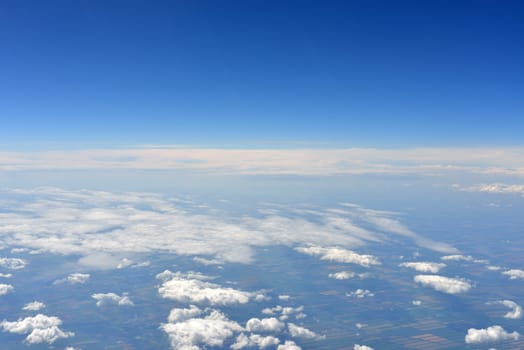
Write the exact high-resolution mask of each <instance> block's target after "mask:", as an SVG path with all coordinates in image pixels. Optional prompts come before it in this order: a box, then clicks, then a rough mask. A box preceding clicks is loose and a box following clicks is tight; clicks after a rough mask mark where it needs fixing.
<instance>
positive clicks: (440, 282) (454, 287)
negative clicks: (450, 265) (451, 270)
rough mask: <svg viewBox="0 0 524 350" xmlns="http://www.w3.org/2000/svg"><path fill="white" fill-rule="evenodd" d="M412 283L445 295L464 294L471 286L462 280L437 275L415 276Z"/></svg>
mask: <svg viewBox="0 0 524 350" xmlns="http://www.w3.org/2000/svg"><path fill="white" fill-rule="evenodd" d="M414 281H415V282H417V283H420V284H422V285H423V286H425V287H431V288H433V289H435V290H437V291H439V292H443V293H447V294H458V293H464V292H467V291H468V290H470V288H471V284H470V283H469V282H467V281H465V280H463V279H458V278H449V277H444V276H437V275H417V276H415V277H414Z"/></svg>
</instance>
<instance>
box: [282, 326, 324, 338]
mask: <svg viewBox="0 0 524 350" xmlns="http://www.w3.org/2000/svg"><path fill="white" fill-rule="evenodd" d="M287 328H288V330H289V334H290V335H291V336H292V337H293V338H304V339H322V338H324V337H323V336H319V335H318V334H316V333H315V332H313V331H311V330H309V329H307V328H304V327H301V326H298V325H296V324H294V323H291V322H289V323H288V324H287Z"/></svg>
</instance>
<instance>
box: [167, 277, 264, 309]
mask: <svg viewBox="0 0 524 350" xmlns="http://www.w3.org/2000/svg"><path fill="white" fill-rule="evenodd" d="M157 278H158V279H161V280H162V281H163V283H162V285H161V286H160V287H159V288H158V292H159V293H160V295H161V296H162V297H163V298H167V299H173V300H177V301H179V302H183V303H194V304H209V305H213V306H216V305H229V304H245V303H247V302H248V301H249V299H250V298H252V297H253V296H254V295H253V294H252V293H248V292H244V291H241V290H236V289H233V288H228V287H221V286H220V285H218V284H214V283H210V282H206V281H204V280H203V278H207V277H206V276H203V275H195V274H193V275H189V276H188V275H184V274H182V273H181V272H176V273H173V272H171V271H168V270H166V271H164V272H163V273H161V274H158V275H157Z"/></svg>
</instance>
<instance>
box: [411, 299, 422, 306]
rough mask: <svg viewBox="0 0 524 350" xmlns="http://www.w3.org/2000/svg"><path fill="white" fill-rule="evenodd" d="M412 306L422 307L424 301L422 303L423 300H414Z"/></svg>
mask: <svg viewBox="0 0 524 350" xmlns="http://www.w3.org/2000/svg"><path fill="white" fill-rule="evenodd" d="M411 304H413V305H415V306H420V305H422V301H421V300H413V301H412V302H411Z"/></svg>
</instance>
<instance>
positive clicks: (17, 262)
mask: <svg viewBox="0 0 524 350" xmlns="http://www.w3.org/2000/svg"><path fill="white" fill-rule="evenodd" d="M26 265H27V261H25V260H24V259H20V258H0V266H1V267H4V268H6V269H11V270H20V269H23V268H24V267H26Z"/></svg>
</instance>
